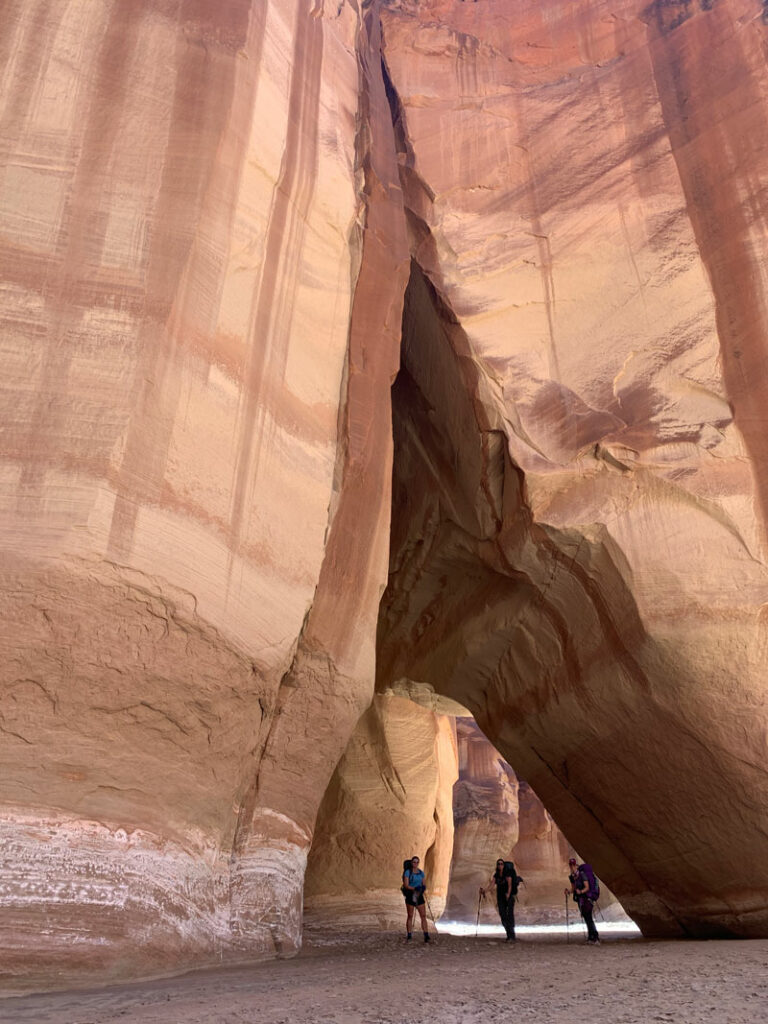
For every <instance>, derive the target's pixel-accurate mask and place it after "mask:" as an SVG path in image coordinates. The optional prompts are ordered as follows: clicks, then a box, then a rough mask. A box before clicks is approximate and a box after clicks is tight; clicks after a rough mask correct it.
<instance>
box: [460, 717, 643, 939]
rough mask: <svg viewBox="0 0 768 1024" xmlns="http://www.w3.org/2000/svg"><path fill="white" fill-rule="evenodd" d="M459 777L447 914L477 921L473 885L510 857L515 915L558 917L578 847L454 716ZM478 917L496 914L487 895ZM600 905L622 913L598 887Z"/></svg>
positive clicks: (541, 919)
mask: <svg viewBox="0 0 768 1024" xmlns="http://www.w3.org/2000/svg"><path fill="white" fill-rule="evenodd" d="M456 733H457V740H458V748H459V781H458V782H457V783H456V786H455V787H454V799H453V807H454V826H455V833H454V844H453V859H452V863H451V879H450V884H449V887H448V900H447V904H446V908H445V917H446V919H448V920H452V921H463V922H468V923H470V924H475V923H476V921H477V912H478V890H479V888H480V887H481V886H483V887H485V886H486V885H487V884H488V879H489V876H490V875H491V874H492V872H493V870H494V867H495V864H496V861H497V859H498V858H499V857H503V858H504V859H505V860H511V861H514V864H515V868H516V870H517V873H518V874H519V875H520V876H521V877H522V878H523V879H524V884H523V885H521V887H520V891H519V893H518V900H517V906H516V908H515V919H516V921H517V922H518V923H519V924H550V923H557V924H562V923H564V921H565V916H564V908H563V886H564V885H566V884H567V875H568V858H569V857H577V858H578V859H579V860H581V859H582V858H580V857H579V854H578V853H577V852H576V851H575V850H574V849H573V847H572V846H571V845H570V843H569V842H568V840H567V839H566V838H565V836H564V835H563V833H562V832H561V831H560V829H559V828H558V827H557V825H556V824H555V822H554V821H553V820H552V816H551V815H550V814H549V813H548V812H547V810H546V808H545V807H544V806H543V804H542V803H541V801H540V800H539V798H538V797H537V796H536V794H535V793H534V792H533V790H532V789H531V787H530V786H529V785H528V783H527V782H523V781H521V780H519V779H518V778H517V777H516V775H515V773H514V772H513V771H512V769H511V768H510V767H509V765H508V764H507V763H506V761H504V759H503V758H502V757H501V755H500V754H499V752H498V751H497V750H496V749H495V748H494V747H493V746H492V745H491V744H490V743H489V742H488V740H487V739H486V737H485V736H484V735H483V734H482V733H481V732H480V730H479V729H478V727H477V725H476V723H475V722H473V721H472V719H470V718H459V719H457V720H456ZM480 911H481V920H482V921H483V922H484V923H492V922H495V921H496V920H497V918H496V916H495V915H496V905H495V900H494V898H493V896H491V898H490V899H486V901H485V902H484V903H483V904H482V906H481V907H480ZM600 911H601V913H602V914H603V915H604V916H607V917H609V918H613V919H617V918H620V917H621V918H623V917H624V915H623V913H622V911H621V907H620V906H619V904H618V903H616V899H615V897H614V896H613V894H612V893H611V892H610V891H609V890H608V888H607V887H606V886H605V885H602V887H601V897H600Z"/></svg>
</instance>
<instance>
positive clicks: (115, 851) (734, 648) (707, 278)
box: [0, 0, 768, 981]
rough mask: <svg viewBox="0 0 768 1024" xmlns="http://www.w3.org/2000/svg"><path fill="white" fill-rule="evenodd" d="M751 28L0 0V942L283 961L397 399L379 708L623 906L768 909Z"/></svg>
mask: <svg viewBox="0 0 768 1024" xmlns="http://www.w3.org/2000/svg"><path fill="white" fill-rule="evenodd" d="M382 32H383V36H382ZM766 32H768V28H767V27H766V24H765V17H764V11H763V9H762V5H761V4H760V3H758V2H757V0H712V2H707V3H704V2H703V0H701V2H698V3H697V2H694V0H680V2H668V0H667V2H661V0H657V2H655V3H650V4H649V3H648V0H615V2H612V3H610V4H609V3H608V2H607V0H579V2H576V3H573V2H568V3H565V2H561V0H546V2H544V3H542V2H540V0H536V2H535V3H534V2H533V0H515V2H514V3H512V2H511V0H485V2H476V3H465V2H462V0H419V2H416V0H372V2H371V3H368V4H365V5H363V4H359V3H356V2H353V0H258V2H257V0H232V2H230V3H227V4H221V3H215V2H214V0H178V2H176V3H174V4H170V3H166V2H165V0H139V2H136V3H130V4H125V3H121V2H119V0H106V2H104V3H101V4H86V3H78V2H74V3H69V4H59V5H55V4H54V5H45V4H43V5H29V4H24V3H21V2H11V3H9V4H7V5H6V10H5V11H4V18H3V25H2V38H1V39H0V50H1V51H2V56H3V60H2V64H1V65H0V66H2V68H3V72H2V73H3V89H2V95H1V99H0V120H1V121H2V132H0V262H1V263H2V287H1V290H0V303H1V309H0V332H1V337H2V362H3V375H2V382H3V383H2V388H3V391H2V394H3V409H2V428H3V429H2V435H0V479H1V480H2V489H1V490H0V495H1V501H2V504H1V506H0V516H1V518H0V540H1V542H2V562H1V566H0V568H1V571H2V579H1V581H0V582H1V586H0V601H2V611H1V613H2V616H3V621H4V626H5V628H4V630H3V641H2V643H3V650H2V659H0V664H1V665H2V680H1V683H2V686H1V688H0V729H1V730H2V749H1V750H0V757H1V758H2V772H0V828H1V829H2V833H3V858H2V864H1V865H0V906H1V909H2V913H1V914H0V947H2V954H3V960H4V963H5V964H6V966H7V967H8V969H10V970H11V971H14V972H17V973H18V974H19V975H23V976H26V977H27V979H28V980H29V979H31V980H32V981H35V980H36V979H41V978H43V977H44V978H45V979H46V980H49V979H50V978H51V977H52V976H53V974H52V972H54V971H59V970H61V971H63V972H66V971H69V970H71V969H76V970H78V971H80V972H82V973H87V972H89V971H96V972H98V974H99V977H101V978H104V977H108V976H112V975H114V976H116V975H122V974H126V973H140V972H143V973H148V972H154V971H158V970H165V969H171V968H177V967H180V966H183V965H187V964H191V963H205V962H218V961H221V960H224V959H228V958H243V957H249V956H253V955H257V954H261V953H271V952H275V951H278V952H280V951H291V950H293V949H295V948H296V946H297V943H298V941H299V938H300V926H301V895H302V885H303V874H304V867H305V863H306V857H307V853H308V850H309V848H310V844H311V840H312V834H313V829H314V822H315V817H316V814H317V810H318V807H319V805H320V802H321V800H322V797H323V794H324V792H325V790H326V788H327V785H328V781H329V779H330V778H331V775H332V773H333V771H334V768H335V766H336V764H337V763H338V761H339V759H340V757H341V755H342V753H343V751H344V749H345V747H346V745H347V741H348V739H349V737H350V735H351V734H352V731H353V729H354V727H355V724H356V722H357V721H358V719H359V716H360V714H361V713H362V712H363V711H364V710H365V708H366V707H367V706H368V704H369V702H370V699H371V694H372V687H373V675H374V638H375V632H376V628H377V627H376V622H377V616H378V615H379V599H380V596H381V591H382V588H383V586H384V583H385V581H386V577H387V553H388V544H389V527H390V474H391V468H392V440H391V430H392V427H391V409H393V410H394V417H395V422H394V437H395V457H394V467H395V468H394V478H393V494H394V500H393V504H392V508H393V514H392V524H391V526H392V531H391V553H390V563H389V587H388V590H387V595H386V598H385V600H384V603H383V605H382V609H381V613H380V617H379V626H378V630H379V639H378V669H377V672H378V682H379V687H380V689H381V690H382V692H383V691H385V690H388V689H390V688H391V687H393V686H406V688H407V686H408V685H411V684H419V685H422V686H429V687H431V688H432V690H433V691H434V692H436V693H438V694H445V695H446V696H448V697H450V698H452V699H454V700H456V701H458V702H459V703H461V704H462V705H465V706H466V707H468V708H469V709H470V710H471V711H472V713H473V714H474V715H475V717H476V719H477V721H478V722H479V724H480V725H481V727H482V728H483V730H484V731H485V732H486V733H487V734H488V736H489V737H490V738H491V739H492V741H493V742H494V744H495V745H496V746H497V747H498V749H499V750H500V752H501V753H502V754H503V755H504V756H505V757H506V758H507V759H508V760H509V762H510V763H511V764H512V765H513V767H514V768H515V770H516V771H519V772H520V775H521V777H523V778H526V779H527V780H528V781H529V782H530V784H531V785H532V786H533V787H534V789H535V791H536V792H537V793H538V794H539V795H540V796H541V797H542V799H543V800H544V802H545V804H546V806H547V808H548V809H549V810H550V811H551V812H552V814H553V815H554V818H555V820H556V821H557V822H558V824H559V825H560V826H561V827H562V828H563V829H564V830H565V831H566V833H567V834H568V836H569V838H570V839H571V841H572V842H574V843H575V844H576V846H577V848H578V849H579V850H580V851H581V852H582V853H583V854H584V855H585V856H587V857H589V859H590V860H592V861H593V862H594V863H595V866H596V867H597V869H598V871H599V873H600V874H601V876H602V877H603V878H605V879H606V880H607V881H608V882H609V883H610V884H611V887H612V888H613V889H614V891H615V892H616V893H617V895H618V896H619V897H620V899H621V900H622V902H623V904H624V905H625V907H626V908H627V909H628V910H629V911H630V913H631V914H632V915H633V917H635V919H636V920H637V921H638V922H639V923H640V924H641V925H642V926H643V927H644V929H645V930H646V932H647V933H648V934H683V933H688V934H694V935H709V934H718V935H757V934H760V935H762V934H765V933H766V929H768V912H767V911H766V906H768V876H767V875H766V869H765V867H764V865H765V864H766V863H767V862H768V858H766V854H767V853H768V849H767V848H766V840H765V807H766V805H767V799H766V798H767V797H768V792H767V783H766V772H765V736H766V730H767V729H768V720H767V719H766V711H765V683H764V670H763V664H764V660H765V651H766V626H765V616H764V615H763V608H764V606H765V605H766V603H768V573H767V572H766V564H765V522H766V511H765V505H766V501H765V496H766V479H767V477H766V457H767V456H766V447H765V443H764V434H765V411H764V410H765V408H766V402H765V394H764V391H765V388H766V384H765V374H764V373H763V365H764V362H765V353H764V338H765V334H766V331H765V326H766V309H765V300H764V297H763V291H764V289H763V288H762V286H761V282H762V278H763V270H764V268H763V260H762V253H763V250H764V246H765V235H766V217H765V212H766V211H765V202H766V200H765V195H764V190H763V189H762V186H761V180H762V178H763V177H764V176H765V173H766V161H767V160H768V157H767V156H766V152H765V150H764V148H763V146H762V143H761V139H762V138H763V136H764V134H765V120H766V109H765V100H764V96H765V95H766V89H767V88H768V81H766V78H767V75H768V72H766V67H765V61H764V47H765V44H766V39H767V38H768V37H767V36H766ZM409 261H412V262H409ZM409 281H410V283H408V282H409ZM406 286H407V293H406ZM404 304H405V316H404V319H403V318H402V313H403V308H404ZM401 320H402V335H403V339H402V350H401V356H400V359H401V360H402V369H401V371H400V373H399V375H398V378H397V383H396V385H395V387H394V389H393V392H392V406H390V385H391V383H392V380H393V378H394V377H395V374H396V373H397V368H398V345H399V343H400V337H401ZM404 681H405V682H404ZM408 681H410V683H409V682H408Z"/></svg>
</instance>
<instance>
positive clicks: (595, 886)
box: [579, 864, 600, 903]
mask: <svg viewBox="0 0 768 1024" xmlns="http://www.w3.org/2000/svg"><path fill="white" fill-rule="evenodd" d="M579 871H580V872H581V873H582V875H584V877H585V878H586V880H587V886H588V888H587V896H588V897H589V899H591V900H592V902H593V903H597V901H598V900H599V899H600V883H599V882H598V880H597V878H595V872H594V871H593V870H592V865H591V864H581V865H580V866H579Z"/></svg>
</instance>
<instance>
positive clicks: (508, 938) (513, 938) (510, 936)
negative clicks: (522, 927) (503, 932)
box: [507, 935, 517, 942]
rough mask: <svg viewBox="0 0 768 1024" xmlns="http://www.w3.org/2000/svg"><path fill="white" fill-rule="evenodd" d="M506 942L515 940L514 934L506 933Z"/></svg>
mask: <svg viewBox="0 0 768 1024" xmlns="http://www.w3.org/2000/svg"><path fill="white" fill-rule="evenodd" d="M507 942H517V939H516V938H515V936H514V935H508V936H507Z"/></svg>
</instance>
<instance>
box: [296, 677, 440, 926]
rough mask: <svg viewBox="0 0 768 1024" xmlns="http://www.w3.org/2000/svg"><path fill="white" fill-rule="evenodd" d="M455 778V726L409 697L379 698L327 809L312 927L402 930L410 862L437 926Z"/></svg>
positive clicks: (311, 882) (312, 890)
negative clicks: (421, 878) (416, 862)
mask: <svg viewBox="0 0 768 1024" xmlns="http://www.w3.org/2000/svg"><path fill="white" fill-rule="evenodd" d="M457 777H458V764H457V752H456V739H455V732H454V724H453V719H452V718H450V717H448V716H447V715H440V714H435V713H434V712H433V711H429V710H425V709H424V708H421V707H419V706H418V705H416V704H414V703H412V702H411V701H410V700H407V699H404V698H403V697H397V696H389V695H387V696H377V697H376V698H375V700H374V702H373V704H372V706H371V707H370V708H369V710H368V711H367V712H366V713H365V714H364V715H363V717H362V718H361V720H360V722H359V724H358V726H357V728H356V730H355V732H354V733H353V735H352V739H351V740H350V743H349V745H348V747H347V749H346V751H345V753H344V756H343V757H342V759H341V761H340V762H339V765H338V767H337V768H336V771H335V773H334V775H333V778H332V779H331V783H330V785H329V787H328V790H327V792H326V794H325V798H324V800H323V803H322V804H321V806H320V811H319V814H318V819H317V827H316V830H315V836H314V840H313V843H312V850H311V853H310V857H309V862H308V864H307V876H306V885H305V890H304V900H305V915H306V921H307V924H308V925H309V926H310V927H311V926H313V925H316V926H319V927H321V928H331V929H333V928H341V929H345V930H348V929H350V928H355V927H357V928H363V929H367V930H376V929H379V928H402V927H403V926H404V924H405V907H404V902H403V897H402V894H401V892H400V886H401V884H402V866H403V861H404V860H406V859H407V858H410V857H413V856H417V857H419V859H420V860H421V863H422V866H423V870H424V872H425V874H426V879H427V890H428V891H427V897H428V899H429V904H430V909H431V911H432V913H433V914H434V915H435V917H436V918H437V917H438V916H439V915H440V914H441V913H442V911H443V908H444V906H445V899H446V891H447V888H448V876H449V872H450V866H451V853H452V851H453V846H454V844H453V822H454V816H453V804H452V795H453V786H454V782H455V781H456V779H457ZM417 924H418V918H417Z"/></svg>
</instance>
